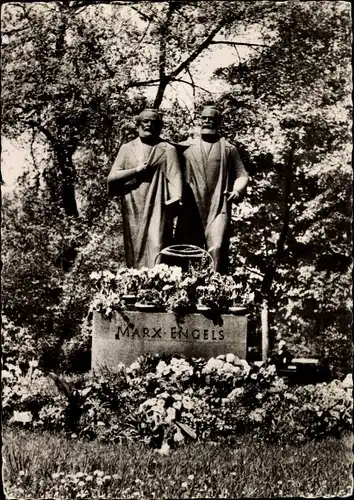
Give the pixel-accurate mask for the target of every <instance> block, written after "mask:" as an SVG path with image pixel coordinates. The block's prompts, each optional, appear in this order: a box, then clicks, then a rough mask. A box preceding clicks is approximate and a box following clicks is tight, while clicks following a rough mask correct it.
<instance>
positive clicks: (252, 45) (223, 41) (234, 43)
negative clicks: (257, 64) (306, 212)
mask: <svg viewBox="0 0 354 500" xmlns="http://www.w3.org/2000/svg"><path fill="white" fill-rule="evenodd" d="M209 44H210V45H220V44H223V45H243V46H245V47H270V45H265V44H262V43H248V42H235V41H226V40H212V41H211V42H209Z"/></svg>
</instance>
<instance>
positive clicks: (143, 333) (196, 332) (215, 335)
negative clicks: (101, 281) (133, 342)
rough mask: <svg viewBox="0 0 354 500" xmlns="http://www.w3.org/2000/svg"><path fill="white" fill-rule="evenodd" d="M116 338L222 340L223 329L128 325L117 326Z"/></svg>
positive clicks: (223, 336)
mask: <svg viewBox="0 0 354 500" xmlns="http://www.w3.org/2000/svg"><path fill="white" fill-rule="evenodd" d="M115 338H116V340H121V339H122V338H124V339H135V338H139V339H147V340H162V339H166V340H192V341H193V340H211V341H218V340H219V341H220V340H224V338H225V332H224V330H215V329H199V328H190V329H188V328H182V327H177V326H171V327H170V328H168V329H166V331H165V330H163V329H162V328H155V327H149V328H148V327H146V326H145V327H143V326H142V327H139V328H137V327H136V328H134V327H132V328H131V327H129V326H128V325H124V326H120V325H119V326H118V329H117V333H116V335H115Z"/></svg>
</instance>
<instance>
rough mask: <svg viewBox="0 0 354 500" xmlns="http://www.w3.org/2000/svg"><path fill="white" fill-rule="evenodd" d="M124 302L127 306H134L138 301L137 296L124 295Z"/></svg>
mask: <svg viewBox="0 0 354 500" xmlns="http://www.w3.org/2000/svg"><path fill="white" fill-rule="evenodd" d="M122 300H124V301H125V302H126V303H127V304H134V303H135V302H136V300H137V296H136V295H134V294H132V293H126V294H124V295H122Z"/></svg>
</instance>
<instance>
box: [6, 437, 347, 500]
mask: <svg viewBox="0 0 354 500" xmlns="http://www.w3.org/2000/svg"><path fill="white" fill-rule="evenodd" d="M2 437H3V450H2V452H3V482H4V488H5V492H6V495H7V498H8V499H10V498H15V499H16V500H19V499H22V498H30V499H37V498H63V499H65V500H67V499H69V498H94V499H98V498H112V499H113V498H138V499H149V498H156V499H159V500H160V499H164V498H193V497H194V498H205V497H206V498H225V497H226V498H240V497H293V496H305V497H309V496H316V497H317V496H347V495H349V494H350V493H351V489H352V480H351V476H352V472H351V471H352V439H351V437H350V436H348V437H345V438H342V439H341V440H339V439H334V438H331V439H326V440H325V441H322V442H318V443H309V444H306V445H300V444H299V445H298V446H294V445H292V446H290V445H287V446H283V447H282V446H279V445H277V444H273V445H266V444H264V443H258V442H255V441H253V440H252V438H251V437H250V436H242V437H240V438H239V439H238V440H236V441H234V442H233V443H232V444H231V443H228V444H226V443H218V444H214V443H193V444H189V445H185V446H184V447H181V448H180V449H178V450H176V451H173V452H170V453H169V454H168V455H166V456H162V455H160V454H158V453H157V452H156V451H154V450H151V449H150V448H148V447H146V446H144V445H142V444H139V443H125V444H102V443H99V442H97V441H91V442H89V441H83V440H80V439H77V438H73V439H66V438H64V437H62V436H59V435H53V434H49V433H43V432H42V433H39V432H38V433H37V432H30V431H25V430H17V429H16V430H14V429H5V430H4V431H3V435H2ZM53 473H54V474H55V473H56V474H55V476H54V478H53V477H52V474H53ZM68 474H69V475H72V476H68ZM75 474H77V475H76V476H75ZM80 495H81V497H80Z"/></svg>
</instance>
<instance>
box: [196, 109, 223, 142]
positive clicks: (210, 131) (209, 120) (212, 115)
mask: <svg viewBox="0 0 354 500" xmlns="http://www.w3.org/2000/svg"><path fill="white" fill-rule="evenodd" d="M201 121H202V128H201V133H202V136H215V135H217V133H218V130H219V126H220V121H221V117H220V113H219V111H218V110H217V109H216V107H215V106H205V107H204V108H203V111H202V114H201Z"/></svg>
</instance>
